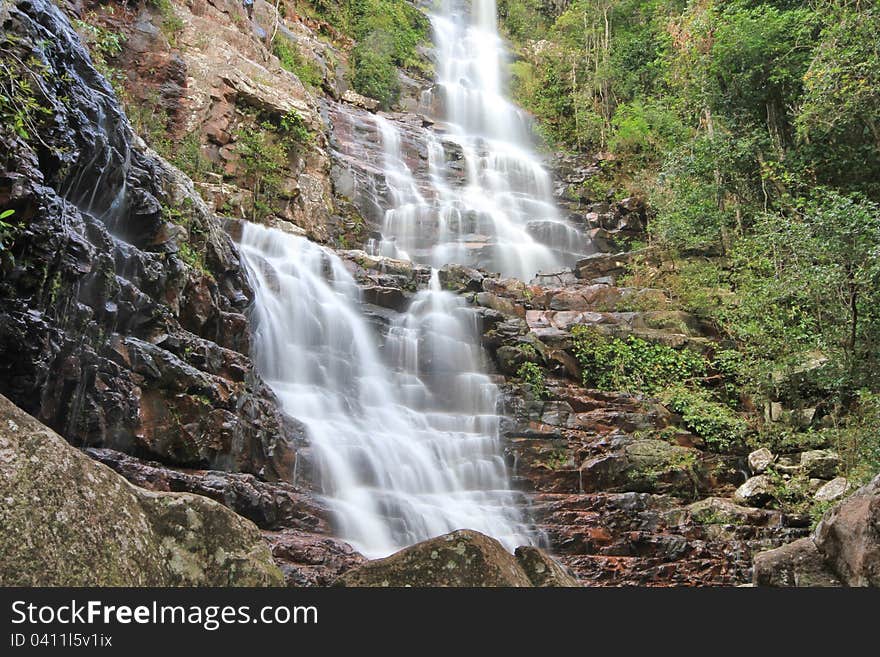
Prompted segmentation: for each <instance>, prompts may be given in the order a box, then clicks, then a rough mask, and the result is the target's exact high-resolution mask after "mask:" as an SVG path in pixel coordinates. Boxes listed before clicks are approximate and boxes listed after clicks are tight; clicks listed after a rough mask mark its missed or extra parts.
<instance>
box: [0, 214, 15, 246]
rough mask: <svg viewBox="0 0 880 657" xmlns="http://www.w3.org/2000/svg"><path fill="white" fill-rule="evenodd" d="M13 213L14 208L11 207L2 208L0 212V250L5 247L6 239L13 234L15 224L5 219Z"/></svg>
mask: <svg viewBox="0 0 880 657" xmlns="http://www.w3.org/2000/svg"><path fill="white" fill-rule="evenodd" d="M14 214H15V210H12V209H8V210H3V211H2V212H0V251H3V250H5V249H6V242H7V240H8V239H9V238H10V237H12V236H13V235H14V232H15V226H14V225H13V224H11V223H9V222H8V221H6V220H7V219H9V218H11V217H12V216H13V215H14Z"/></svg>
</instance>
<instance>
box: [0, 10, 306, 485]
mask: <svg viewBox="0 0 880 657" xmlns="http://www.w3.org/2000/svg"><path fill="white" fill-rule="evenodd" d="M0 22H2V25H3V31H4V33H6V34H10V35H14V36H15V40H14V41H11V42H9V43H8V44H7V46H5V47H8V48H13V49H15V51H16V56H17V57H18V58H19V59H21V60H22V61H39V62H41V64H40V65H39V66H37V65H34V66H32V67H31V71H30V73H27V75H30V76H32V78H33V79H32V82H33V84H32V87H33V89H35V91H34V93H35V94H36V98H37V100H38V102H39V103H40V104H42V105H44V106H45V107H47V108H50V110H51V113H50V114H49V115H47V116H46V117H45V118H44V119H42V121H43V123H42V124H41V125H40V130H39V131H38V134H36V133H35V134H32V135H29V139H27V140H25V139H24V138H22V136H21V135H18V134H14V133H12V132H11V131H10V130H9V129H2V128H0V152H2V156H0V207H3V208H12V209H14V210H15V214H14V217H15V221H16V222H17V224H18V228H17V229H16V230H15V231H14V234H13V236H12V240H11V243H9V244H8V251H7V252H4V257H3V259H2V263H0V393H2V394H5V395H7V396H8V397H9V398H10V399H12V400H13V401H14V402H15V403H16V404H17V405H19V406H20V407H21V408H23V409H25V410H26V411H27V412H29V413H31V414H33V415H34V416H35V417H37V418H38V419H39V420H41V421H43V422H45V423H46V424H47V425H48V426H50V427H52V428H53V429H55V430H56V431H58V432H59V433H60V434H61V435H63V436H64V437H65V438H66V439H68V440H69V441H71V442H72V443H74V444H77V445H94V446H109V447H115V448H117V449H121V450H124V451H127V452H131V453H140V454H146V455H151V456H153V457H157V458H160V459H162V460H164V461H166V462H170V463H182V464H189V465H197V464H203V465H207V464H215V465H222V467H224V468H227V469H231V470H240V471H244V472H252V473H255V474H260V475H262V476H264V477H266V478H269V479H278V478H286V477H287V476H289V474H290V472H292V469H293V464H294V460H295V453H294V449H293V444H294V443H293V441H294V439H295V438H296V436H297V428H296V426H294V425H293V424H292V423H291V422H290V421H288V420H286V419H285V418H283V417H282V416H281V415H280V414H279V413H278V411H277V408H276V405H275V402H274V397H273V395H272V394H271V392H270V391H269V390H268V388H267V387H266V386H265V385H264V384H263V383H262V382H261V381H260V380H259V378H258V377H257V375H256V374H255V372H254V369H253V365H252V363H251V361H250V358H249V355H248V350H249V341H248V340H247V334H248V330H247V327H248V320H247V316H246V313H247V308H248V304H249V299H250V296H251V292H250V289H249V287H248V283H247V277H246V273H245V271H244V269H243V267H242V265H241V263H240V261H239V259H238V256H237V253H236V251H235V248H234V245H233V244H232V242H231V240H230V239H229V238H228V236H227V235H226V234H225V233H224V232H223V231H222V230H221V229H220V227H219V224H218V223H217V220H216V219H215V217H214V216H213V215H212V214H211V213H210V212H209V211H208V209H207V207H206V206H205V204H204V202H203V201H202V200H201V199H200V198H199V196H198V195H197V194H196V193H195V192H194V190H193V187H192V183H191V182H190V181H189V180H188V179H187V178H186V177H184V176H183V175H182V174H180V172H178V171H177V170H176V169H174V168H172V167H171V166H170V165H168V164H167V163H166V162H164V161H163V160H161V158H159V157H158V156H156V155H155V154H154V153H152V152H151V151H150V150H149V149H147V148H146V147H145V146H144V145H143V144H142V143H141V142H140V141H139V140H138V139H136V138H134V137H133V136H132V132H131V129H130V127H129V125H128V122H127V120H126V119H125V117H124V116H123V115H122V112H121V110H120V107H119V105H118V103H117V101H116V99H115V97H114V95H113V91H112V90H111V89H110V87H109V85H108V84H107V82H106V81H105V80H104V79H103V78H102V77H101V76H100V75H99V74H98V73H97V71H96V70H95V69H94V67H93V66H92V63H91V60H90V58H89V56H88V54H87V53H86V52H85V50H84V49H83V46H82V45H81V43H80V42H79V39H78V37H77V35H76V34H75V33H74V32H73V30H72V29H71V27H70V24H69V23H68V21H67V19H66V18H65V16H64V15H63V14H62V13H61V12H60V11H59V10H58V9H57V8H56V7H55V6H54V5H52V4H51V3H49V2H45V1H44V0H22V1H21V2H17V3H6V4H4V5H3V8H2V9H0ZM184 242H187V244H188V246H187V249H186V250H185V251H182V250H181V249H182V248H183V247H182V244H184Z"/></svg>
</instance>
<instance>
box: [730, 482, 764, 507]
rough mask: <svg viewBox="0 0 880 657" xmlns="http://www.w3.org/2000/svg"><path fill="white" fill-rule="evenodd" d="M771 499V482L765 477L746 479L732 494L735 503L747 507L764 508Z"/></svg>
mask: <svg viewBox="0 0 880 657" xmlns="http://www.w3.org/2000/svg"><path fill="white" fill-rule="evenodd" d="M772 497H773V482H772V481H771V480H770V477H768V476H767V475H758V476H757V477H751V478H750V479H747V480H746V482H745V483H744V484H743V485H742V486H740V487H739V488H737V489H736V492H735V493H734V494H733V499H734V501H735V502H737V503H739V504H747V505H749V506H764V505H765V504H766V503H767V502H769V501H770V499H771V498H772Z"/></svg>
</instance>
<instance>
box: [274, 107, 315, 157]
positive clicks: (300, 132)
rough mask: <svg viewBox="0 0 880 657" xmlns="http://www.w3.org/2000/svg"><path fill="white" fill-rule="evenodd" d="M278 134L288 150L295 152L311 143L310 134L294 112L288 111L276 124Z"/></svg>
mask: <svg viewBox="0 0 880 657" xmlns="http://www.w3.org/2000/svg"><path fill="white" fill-rule="evenodd" d="M278 132H279V133H280V134H281V138H282V140H283V141H284V142H285V144H287V146H288V148H290V149H292V150H297V149H298V148H300V147H301V146H305V145H307V144H309V143H311V141H312V132H311V130H310V129H309V126H308V125H306V122H305V119H303V117H302V116H300V114H299V112H297V111H296V110H290V111H289V112H287V113H286V114H284V115H283V116H282V117H281V120H280V121H279V122H278Z"/></svg>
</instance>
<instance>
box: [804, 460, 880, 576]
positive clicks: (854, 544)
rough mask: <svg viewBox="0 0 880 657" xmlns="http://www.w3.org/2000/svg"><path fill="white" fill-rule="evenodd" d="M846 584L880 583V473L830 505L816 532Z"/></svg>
mask: <svg viewBox="0 0 880 657" xmlns="http://www.w3.org/2000/svg"><path fill="white" fill-rule="evenodd" d="M813 538H814V540H815V541H816V546H817V547H818V548H819V551H820V552H821V553H822V555H823V556H824V557H825V562H826V563H827V564H828V565H829V566H830V567H831V568H832V570H833V571H834V572H835V573H837V575H838V577H840V579H841V581H842V582H843V583H844V584H846V585H847V586H880V475H878V476H876V477H875V478H874V480H873V481H871V482H870V483H869V484H867V485H865V486H863V487H862V488H860V489H859V490H857V491H856V492H855V493H853V494H852V495H851V496H849V497H848V498H847V499H845V500H844V501H843V502H841V503H840V504H838V505H837V506H836V507H834V508H833V509H831V510H830V511H829V512H828V513H826V514H825V517H824V518H822V522H820V523H819V526H818V527H816V531H815V532H814V533H813Z"/></svg>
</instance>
